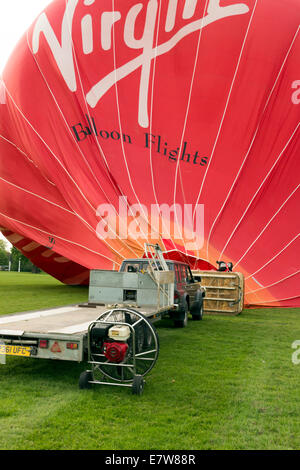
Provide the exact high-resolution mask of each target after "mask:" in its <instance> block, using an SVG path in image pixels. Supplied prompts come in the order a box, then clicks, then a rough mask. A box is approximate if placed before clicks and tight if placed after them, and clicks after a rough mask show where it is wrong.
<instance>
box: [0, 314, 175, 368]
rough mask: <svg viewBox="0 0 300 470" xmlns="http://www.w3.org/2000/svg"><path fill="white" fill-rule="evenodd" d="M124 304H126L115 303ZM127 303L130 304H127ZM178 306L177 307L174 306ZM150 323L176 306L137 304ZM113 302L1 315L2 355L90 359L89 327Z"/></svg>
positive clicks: (0, 341)
mask: <svg viewBox="0 0 300 470" xmlns="http://www.w3.org/2000/svg"><path fill="white" fill-rule="evenodd" d="M114 307H115V308H116V307H119V308H123V307H124V305H115V306H114ZM126 307H128V306H126ZM175 308H176V307H175ZM134 309H135V310H136V311H138V312H140V313H141V314H142V315H143V316H144V317H145V318H147V319H148V320H149V321H150V322H151V323H154V322H157V321H159V320H161V319H162V317H164V316H165V315H168V314H169V313H170V312H171V311H172V310H174V307H171V306H169V307H164V308H161V309H158V310H157V309H154V308H152V307H143V308H140V307H136V306H134ZM111 310H112V305H93V306H91V305H90V306H86V307H84V306H80V305H66V306H63V307H56V308H52V309H44V310H37V311H30V312H22V313H18V314H13V315H7V316H0V348H1V355H5V354H6V355H8V356H10V355H12V356H23V357H32V358H38V359H56V360H64V361H75V362H82V361H86V360H87V359H88V328H89V326H90V325H91V323H93V322H95V321H97V320H98V318H99V317H100V316H101V314H103V313H104V312H107V311H111Z"/></svg>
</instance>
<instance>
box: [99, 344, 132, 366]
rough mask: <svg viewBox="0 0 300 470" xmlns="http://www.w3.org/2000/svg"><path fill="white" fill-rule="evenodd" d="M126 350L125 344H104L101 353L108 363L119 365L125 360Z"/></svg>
mask: <svg viewBox="0 0 300 470" xmlns="http://www.w3.org/2000/svg"><path fill="white" fill-rule="evenodd" d="M127 349H128V344H127V343H117V342H114V343H104V344H103V353H104V356H105V357H106V359H108V360H109V361H110V362H115V363H119V362H122V361H123V360H124V359H125V356H126V353H127Z"/></svg>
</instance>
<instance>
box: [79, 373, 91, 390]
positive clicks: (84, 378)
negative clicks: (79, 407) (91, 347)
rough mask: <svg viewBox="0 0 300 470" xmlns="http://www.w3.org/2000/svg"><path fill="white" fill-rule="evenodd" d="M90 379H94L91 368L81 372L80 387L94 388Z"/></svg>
mask: <svg viewBox="0 0 300 470" xmlns="http://www.w3.org/2000/svg"><path fill="white" fill-rule="evenodd" d="M90 380H93V374H92V372H91V371H90V370H85V371H84V372H81V374H80V377H79V388H80V389H82V390H83V389H87V388H92V384H90V383H89V382H90Z"/></svg>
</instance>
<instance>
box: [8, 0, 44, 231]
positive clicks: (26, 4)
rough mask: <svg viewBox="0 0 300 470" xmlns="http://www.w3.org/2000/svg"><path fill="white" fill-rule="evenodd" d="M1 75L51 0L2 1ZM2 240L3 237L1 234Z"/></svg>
mask: <svg viewBox="0 0 300 470" xmlns="http://www.w3.org/2000/svg"><path fill="white" fill-rule="evenodd" d="M0 1H1V7H0V74H1V73H2V71H3V69H4V67H5V64H6V62H7V60H8V58H9V56H10V54H11V52H12V51H13V49H14V47H15V45H16V44H17V42H18V41H19V39H20V38H21V37H22V36H23V34H24V33H25V31H26V30H27V29H28V28H29V26H30V25H31V24H32V23H33V21H34V20H35V18H36V17H37V16H38V15H39V13H40V12H41V11H42V10H43V9H44V8H45V7H46V6H47V5H49V3H51V0H0ZM0 238H2V239H3V238H4V237H2V235H1V234H0Z"/></svg>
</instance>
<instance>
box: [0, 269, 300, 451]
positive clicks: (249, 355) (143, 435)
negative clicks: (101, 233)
mask: <svg viewBox="0 0 300 470" xmlns="http://www.w3.org/2000/svg"><path fill="white" fill-rule="evenodd" d="M86 300H87V289H86V288H78V287H67V286H64V285H62V284H60V283H59V282H57V281H55V280H54V279H52V278H51V277H49V276H47V275H33V274H21V273H20V274H18V273H0V314H8V313H12V312H16V311H25V310H33V309H37V308H47V307H50V306H57V305H64V304H68V303H76V302H79V301H86ZM157 330H158V334H159V338H160V356H159V360H158V362H157V364H156V366H155V367H154V369H153V370H152V371H151V373H150V374H149V375H148V376H147V378H146V382H147V383H146V386H145V390H144V394H143V395H142V396H140V397H139V396H134V395H132V394H131V392H130V390H129V389H127V388H120V387H108V386H106V387H105V386H102V387H101V386H98V387H94V388H93V389H92V390H79V389H78V385H77V382H78V377H79V374H80V373H81V371H82V370H84V369H86V367H87V365H86V364H73V363H63V362H58V361H57V362H56V361H47V360H45V361H43V360H35V359H22V358H12V357H10V358H8V359H7V364H6V365H5V366H4V365H0V385H1V388H0V397H1V398H0V426H1V433H0V449H104V450H133V449H143V450H151V449H156V450H174V449H176V450H179V449H183V450H195V449H299V448H300V407H299V402H300V364H299V365H294V364H293V363H292V360H291V357H292V353H293V352H294V350H293V349H292V348H291V344H292V343H293V342H294V341H295V340H300V309H257V310H254V309H253V310H245V311H244V312H243V313H242V315H240V316H238V317H225V316H224V317H221V316H219V317H212V316H206V317H205V318H204V320H203V321H202V322H192V321H190V322H189V324H188V326H187V328H185V329H183V330H178V329H174V328H172V324H171V323H170V322H169V321H168V320H164V321H162V322H160V323H159V324H157Z"/></svg>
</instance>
